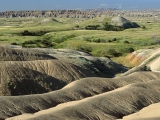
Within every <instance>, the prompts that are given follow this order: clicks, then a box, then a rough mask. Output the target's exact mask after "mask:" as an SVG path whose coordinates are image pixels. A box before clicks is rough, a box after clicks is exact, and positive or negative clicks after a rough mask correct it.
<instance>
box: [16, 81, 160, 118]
mask: <svg viewBox="0 0 160 120" xmlns="http://www.w3.org/2000/svg"><path fill="white" fill-rule="evenodd" d="M159 88H160V81H159V80H155V81H149V82H146V83H136V84H132V85H128V86H125V87H122V88H119V89H116V90H113V91H111V92H107V93H103V94H100V95H96V96H93V97H90V98H86V99H83V100H80V101H74V102H69V103H64V104H60V105H58V106H56V107H55V108H51V109H48V110H44V111H40V112H38V113H35V114H34V115H26V116H25V117H23V119H26V120H43V119H47V120H51V119H52V120H53V119H54V120H64V119H69V120H79V119H96V120H98V119H100V120H113V119H115V118H122V117H123V116H125V115H128V114H131V113H134V112H136V111H138V110H140V109H142V108H143V107H146V106H148V105H150V104H152V103H157V102H160V89H159ZM27 117H29V119H27ZM17 119H18V117H17V118H15V120H17Z"/></svg>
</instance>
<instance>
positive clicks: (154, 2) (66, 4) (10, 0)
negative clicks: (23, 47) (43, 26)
mask: <svg viewBox="0 0 160 120" xmlns="http://www.w3.org/2000/svg"><path fill="white" fill-rule="evenodd" d="M92 8H116V9H122V10H128V9H131V10H136V9H154V8H156V9H159V8H160V0H0V11H1V12H2V11H12V10H13V11H14V10H55V9H92Z"/></svg>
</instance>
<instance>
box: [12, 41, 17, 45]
mask: <svg viewBox="0 0 160 120" xmlns="http://www.w3.org/2000/svg"><path fill="white" fill-rule="evenodd" d="M11 45H19V44H18V43H16V42H12V43H11Z"/></svg>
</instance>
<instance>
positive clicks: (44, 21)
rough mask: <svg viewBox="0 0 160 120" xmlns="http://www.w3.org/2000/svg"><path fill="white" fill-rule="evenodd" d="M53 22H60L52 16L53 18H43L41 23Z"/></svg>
mask: <svg viewBox="0 0 160 120" xmlns="http://www.w3.org/2000/svg"><path fill="white" fill-rule="evenodd" d="M53 22H56V23H60V22H59V21H58V20H56V19H54V18H52V19H49V18H46V19H43V20H41V22H40V23H41V24H47V23H53Z"/></svg>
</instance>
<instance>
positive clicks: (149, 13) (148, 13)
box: [0, 8, 160, 19]
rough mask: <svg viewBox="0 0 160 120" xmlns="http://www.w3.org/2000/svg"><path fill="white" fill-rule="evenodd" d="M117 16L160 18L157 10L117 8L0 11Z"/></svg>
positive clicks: (9, 13)
mask: <svg viewBox="0 0 160 120" xmlns="http://www.w3.org/2000/svg"><path fill="white" fill-rule="evenodd" d="M104 15H105V16H112V17H114V16H118V15H122V16H124V17H131V18H136V19H137V17H138V18H141V17H143V18H146V19H154V17H155V16H157V17H158V18H160V12H159V10H137V11H130V10H117V9H114V8H113V9H112V8H109V9H87V10H45V11H44V10H34V11H33V10H31V11H5V12H0V18H3V17H5V18H12V17H13V18H14V17H60V18H95V17H102V16H104Z"/></svg>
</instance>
